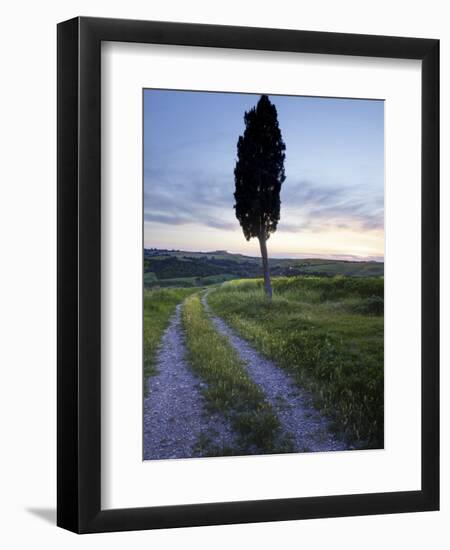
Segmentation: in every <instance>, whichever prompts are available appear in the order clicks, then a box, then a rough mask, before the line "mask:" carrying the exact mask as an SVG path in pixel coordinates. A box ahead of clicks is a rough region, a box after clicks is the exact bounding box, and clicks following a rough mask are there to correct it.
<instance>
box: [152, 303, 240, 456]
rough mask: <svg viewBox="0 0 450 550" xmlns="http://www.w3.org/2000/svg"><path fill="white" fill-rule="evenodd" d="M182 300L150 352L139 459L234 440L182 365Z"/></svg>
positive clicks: (191, 452)
mask: <svg viewBox="0 0 450 550" xmlns="http://www.w3.org/2000/svg"><path fill="white" fill-rule="evenodd" d="M181 310H182V304H179V305H178V306H177V307H176V310H175V313H174V315H173V316H172V318H171V319H170V323H169V326H168V328H167V329H166V331H165V333H164V335H163V338H162V340H161V345H160V347H159V351H158V354H157V358H156V367H157V371H158V374H156V375H155V376H152V377H150V378H149V379H148V380H147V384H148V389H149V395H148V397H147V398H145V399H144V460H150V459H163V458H190V457H198V456H204V454H205V448H201V447H199V442H203V444H204V445H206V450H207V449H208V448H209V447H208V446H207V443H208V442H212V443H213V445H214V449H215V452H219V454H220V449H221V448H223V447H232V446H233V445H234V434H233V432H232V430H231V428H230V426H229V425H228V424H227V423H226V422H225V420H224V419H223V418H222V417H220V416H219V415H215V414H211V413H209V412H207V411H206V409H205V400H204V398H203V396H202V393H201V390H202V389H203V388H205V387H206V384H204V383H203V382H202V381H201V380H200V379H199V378H197V377H196V376H195V375H194V374H193V373H192V372H191V370H190V368H189V367H188V363H187V361H186V346H185V343H184V337H183V330H182V326H181Z"/></svg>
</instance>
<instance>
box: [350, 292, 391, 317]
mask: <svg viewBox="0 0 450 550" xmlns="http://www.w3.org/2000/svg"><path fill="white" fill-rule="evenodd" d="M353 311H354V312H355V313H360V314H362V315H383V314H384V299H383V298H382V296H369V297H368V298H366V299H365V300H362V301H361V302H360V303H359V304H356V305H355V307H354V308H353Z"/></svg>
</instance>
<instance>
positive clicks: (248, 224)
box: [234, 95, 286, 240]
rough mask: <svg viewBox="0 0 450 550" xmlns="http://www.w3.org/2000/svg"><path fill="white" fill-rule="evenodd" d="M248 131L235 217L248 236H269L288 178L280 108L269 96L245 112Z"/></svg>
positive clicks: (240, 152) (242, 139)
mask: <svg viewBox="0 0 450 550" xmlns="http://www.w3.org/2000/svg"><path fill="white" fill-rule="evenodd" d="M244 121H245V131H244V135H243V136H239V140H238V144H237V156H238V160H237V163H236V167H235V169H234V177H235V184H236V191H235V193H234V198H235V199H236V204H235V210H236V217H237V219H238V220H239V223H240V224H241V226H242V230H243V232H244V235H245V238H246V239H247V240H249V239H250V238H252V237H258V238H259V237H264V238H265V239H268V238H269V236H270V234H271V233H273V232H274V231H275V230H276V228H277V223H278V221H279V219H280V189H281V184H282V183H283V181H284V180H285V174H284V159H285V154H284V151H285V149H286V147H285V144H284V142H283V139H282V137H281V131H280V129H279V127H278V118H277V110H276V108H275V105H273V104H272V103H271V102H270V100H269V98H268V97H267V96H266V95H262V96H261V98H260V100H259V101H258V104H257V105H256V107H254V108H253V109H250V111H248V112H246V113H245V115H244Z"/></svg>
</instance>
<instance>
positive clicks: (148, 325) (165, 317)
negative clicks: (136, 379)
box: [144, 288, 197, 388]
mask: <svg viewBox="0 0 450 550" xmlns="http://www.w3.org/2000/svg"><path fill="white" fill-rule="evenodd" d="M194 291H197V289H193V288H170V289H169V288H165V289H157V290H146V291H145V292H144V378H145V379H146V378H147V377H148V376H152V375H154V374H155V373H156V371H155V355H156V349H157V347H158V344H159V342H160V340H161V337H162V334H163V332H164V330H165V329H166V327H167V325H168V322H169V317H170V316H171V315H172V313H173V312H174V311H175V307H176V306H177V304H179V303H180V302H182V301H183V300H184V299H185V298H186V296H189V294H192V292H194ZM144 387H145V388H146V387H147V385H146V384H144Z"/></svg>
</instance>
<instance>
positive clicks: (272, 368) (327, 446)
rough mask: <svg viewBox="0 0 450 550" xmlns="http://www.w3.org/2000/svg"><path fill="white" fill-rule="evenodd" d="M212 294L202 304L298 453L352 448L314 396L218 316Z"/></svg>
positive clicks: (206, 294)
mask: <svg viewBox="0 0 450 550" xmlns="http://www.w3.org/2000/svg"><path fill="white" fill-rule="evenodd" d="M207 297H208V292H206V293H205V294H204V295H203V296H202V304H203V306H204V308H205V311H206V312H207V314H208V315H209V318H210V319H211V321H212V323H213V324H214V326H215V328H216V330H217V331H218V332H219V333H220V334H222V335H224V336H226V337H227V338H228V340H229V342H230V344H231V345H232V347H233V348H234V349H235V350H236V352H237V353H238V355H239V356H240V358H241V359H242V360H243V361H244V363H245V365H246V368H247V371H248V373H249V375H250V377H251V378H252V380H253V381H254V382H255V383H256V384H257V385H258V386H259V388H260V389H261V390H262V391H263V393H264V395H265V397H266V400H267V402H268V403H270V405H271V406H272V408H273V411H274V413H275V414H276V415H277V417H278V420H279V422H280V425H281V429H282V431H283V432H284V434H283V435H284V436H285V437H286V436H287V437H288V438H289V439H290V440H291V441H292V444H293V447H294V452H324V451H343V450H347V449H348V448H349V447H348V445H347V444H346V443H345V442H344V441H341V440H339V439H338V438H337V437H336V436H334V434H332V433H331V431H330V429H329V421H328V420H327V419H326V418H325V417H324V416H323V415H321V414H320V413H319V412H318V411H317V410H316V409H315V408H314V406H313V404H312V399H311V396H310V395H309V394H308V393H307V392H306V391H304V390H302V389H301V388H299V387H298V386H297V385H296V384H295V383H294V382H293V381H292V380H291V378H290V377H289V375H288V374H286V373H285V372H283V371H282V370H281V369H280V368H279V367H277V366H276V365H275V363H273V362H272V361H270V360H269V359H266V358H265V357H263V356H262V355H261V354H260V353H259V352H258V351H256V350H255V349H254V348H253V347H252V346H251V345H250V344H249V343H248V342H247V341H245V340H244V339H243V338H241V337H240V336H238V335H237V334H236V333H235V332H234V331H233V330H232V329H231V328H230V327H229V326H228V324H227V323H226V322H225V321H224V320H223V319H221V318H220V317H218V316H216V315H215V314H214V313H213V312H212V310H211V308H210V306H209V304H208V302H207Z"/></svg>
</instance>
